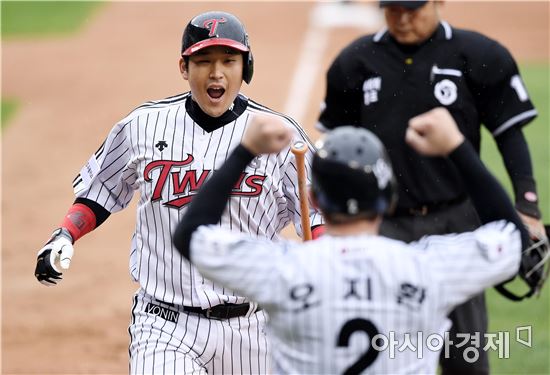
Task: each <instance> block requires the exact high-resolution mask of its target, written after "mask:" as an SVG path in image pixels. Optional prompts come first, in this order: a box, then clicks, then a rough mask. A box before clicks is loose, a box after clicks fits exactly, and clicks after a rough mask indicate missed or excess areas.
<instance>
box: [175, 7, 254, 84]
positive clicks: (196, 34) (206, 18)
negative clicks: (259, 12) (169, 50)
mask: <svg viewBox="0 0 550 375" xmlns="http://www.w3.org/2000/svg"><path fill="white" fill-rule="evenodd" d="M210 46H227V47H231V48H233V49H236V50H238V51H241V52H242V53H243V60H244V68H243V79H244V81H245V82H246V83H250V80H252V74H253V72H254V59H253V58H252V52H251V51H250V43H249V42H248V34H247V33H246V30H245V28H244V25H243V24H242V22H241V21H240V20H239V19H238V18H237V17H235V16H234V15H232V14H231V13H227V12H219V11H213V12H206V13H202V14H199V15H198V16H196V17H195V18H193V19H192V20H191V21H190V22H189V23H188V24H187V26H186V27H185V31H184V32H183V37H182V41H181V55H182V56H191V55H193V54H194V53H196V52H197V51H200V50H201V49H203V48H206V47H210Z"/></svg>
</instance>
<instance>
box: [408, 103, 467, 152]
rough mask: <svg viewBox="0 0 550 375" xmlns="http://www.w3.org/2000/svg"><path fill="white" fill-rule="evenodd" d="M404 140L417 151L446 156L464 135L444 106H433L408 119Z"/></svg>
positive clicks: (462, 140)
mask: <svg viewBox="0 0 550 375" xmlns="http://www.w3.org/2000/svg"><path fill="white" fill-rule="evenodd" d="M405 140H406V141H407V143H408V144H409V145H410V146H411V147H412V148H414V149H415V150H416V151H417V152H418V153H420V154H422V155H426V156H446V155H448V154H450V153H451V152H452V151H453V150H454V149H455V148H457V147H458V146H459V145H460V144H461V143H462V142H464V136H463V135H462V133H461V132H460V130H459V129H458V126H457V125H456V122H455V120H454V119H453V117H452V116H451V114H450V113H449V111H448V110H446V109H445V108H441V107H440V108H434V109H432V110H431V111H428V112H425V113H422V114H420V115H418V116H415V117H413V118H412V119H410V120H409V127H408V128H407V133H406V134H405Z"/></svg>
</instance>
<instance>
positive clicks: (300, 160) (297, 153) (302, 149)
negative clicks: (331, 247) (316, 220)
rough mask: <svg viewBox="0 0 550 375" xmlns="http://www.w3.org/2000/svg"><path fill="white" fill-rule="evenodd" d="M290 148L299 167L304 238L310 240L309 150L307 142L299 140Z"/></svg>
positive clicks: (299, 191)
mask: <svg viewBox="0 0 550 375" xmlns="http://www.w3.org/2000/svg"><path fill="white" fill-rule="evenodd" d="M290 150H291V151H292V153H293V154H294V157H295V158H296V169H298V196H299V197H300V215H301V217H302V238H303V240H304V241H309V240H311V225H310V222H309V203H308V202H309V201H308V194H307V184H306V182H307V179H306V167H305V154H306V152H307V151H308V147H307V144H306V143H305V142H303V141H297V142H295V143H294V144H293V145H292V146H291V148H290Z"/></svg>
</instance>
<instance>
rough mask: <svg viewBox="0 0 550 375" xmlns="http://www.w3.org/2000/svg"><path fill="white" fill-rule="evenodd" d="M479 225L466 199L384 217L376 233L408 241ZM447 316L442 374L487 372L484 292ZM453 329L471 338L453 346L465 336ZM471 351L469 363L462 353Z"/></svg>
mask: <svg viewBox="0 0 550 375" xmlns="http://www.w3.org/2000/svg"><path fill="white" fill-rule="evenodd" d="M479 225H480V222H479V218H478V216H477V213H476V211H475V209H474V207H473V206H472V204H471V203H470V201H468V200H466V201H463V202H461V203H457V204H453V205H450V206H447V207H444V208H439V209H436V210H434V211H433V212H428V213H427V214H425V215H422V214H421V210H419V212H418V214H416V215H397V216H395V217H392V218H384V221H383V222H382V226H381V228H380V233H381V234H382V235H384V236H387V237H390V238H395V239H399V240H402V241H406V242H411V241H416V240H418V239H420V238H421V237H422V236H425V235H430V234H446V233H461V232H467V231H471V230H474V229H476V228H477V227H479ZM467 277H468V275H464V278H467ZM449 318H450V319H451V321H452V322H453V326H452V328H451V330H450V332H449V339H450V340H451V341H452V342H453V344H452V345H451V346H450V347H449V349H450V350H449V358H445V356H444V355H443V353H442V355H441V358H440V364H441V369H442V374H443V375H451V374H488V373H489V358H488V356H487V352H486V351H484V350H483V345H484V334H485V333H486V332H487V308H486V306H485V296H484V294H483V293H482V294H480V295H478V296H476V297H473V298H472V299H470V300H469V301H466V302H464V303H463V304H462V305H459V306H457V307H456V308H455V309H454V310H453V311H452V312H451V314H450V315H449ZM457 333H460V334H468V335H470V338H471V339H470V340H468V342H467V344H465V345H464V346H461V347H460V348H457V347H456V344H461V343H462V342H463V341H464V338H465V337H466V336H465V335H461V336H460V337H457V336H456V335H457ZM475 335H478V336H477V337H479V340H480V341H479V344H478V347H477V348H476V347H475V345H472V342H473V341H474V337H476V336H475ZM468 348H471V349H468ZM465 351H466V353H465ZM474 352H475V353H477V354H479V358H478V359H477V360H476V361H474V362H473V363H469V362H468V361H467V360H465V359H464V358H465V357H464V356H465V355H466V356H469V355H473V353H474ZM468 358H472V357H468Z"/></svg>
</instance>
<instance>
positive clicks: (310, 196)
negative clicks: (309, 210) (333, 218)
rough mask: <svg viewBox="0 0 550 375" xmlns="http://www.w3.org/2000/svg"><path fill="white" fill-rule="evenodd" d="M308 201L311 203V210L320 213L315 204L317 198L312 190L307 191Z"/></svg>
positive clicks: (317, 204) (317, 205) (316, 203)
mask: <svg viewBox="0 0 550 375" xmlns="http://www.w3.org/2000/svg"><path fill="white" fill-rule="evenodd" d="M309 200H310V201H311V204H312V205H313V208H315V209H316V210H317V211H320V208H319V203H318V202H317V196H316V195H315V191H314V190H313V189H309Z"/></svg>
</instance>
